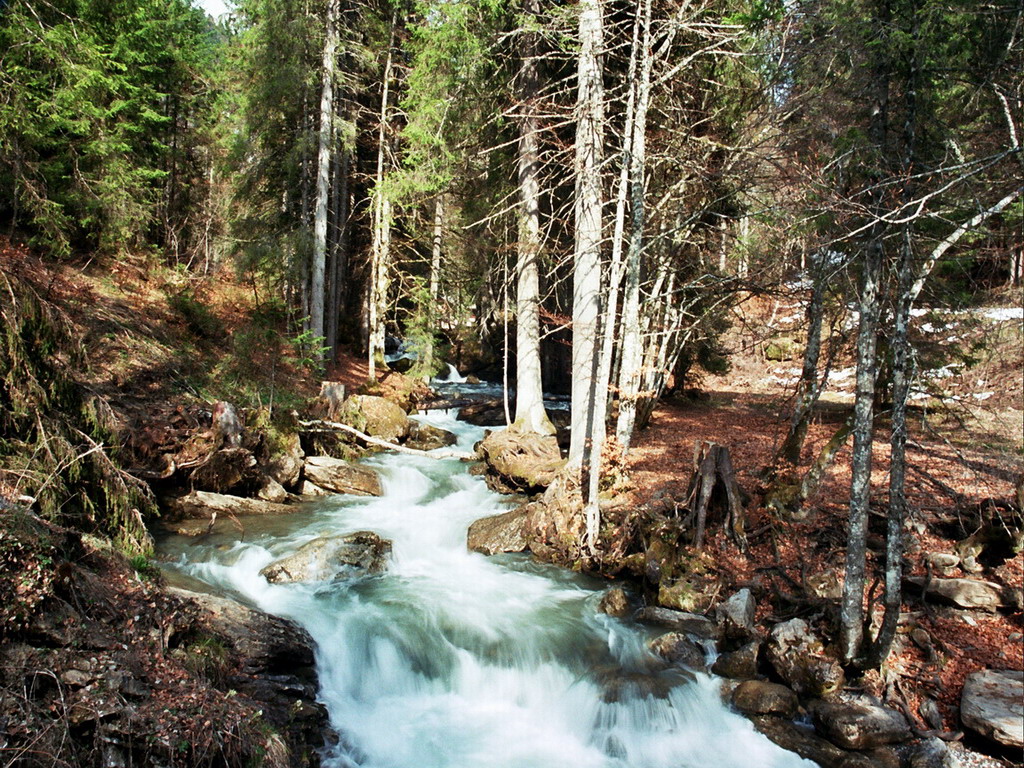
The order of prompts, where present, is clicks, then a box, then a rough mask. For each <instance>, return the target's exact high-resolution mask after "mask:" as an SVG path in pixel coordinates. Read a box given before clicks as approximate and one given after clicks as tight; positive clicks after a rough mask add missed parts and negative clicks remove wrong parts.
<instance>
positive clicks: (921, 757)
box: [907, 736, 962, 768]
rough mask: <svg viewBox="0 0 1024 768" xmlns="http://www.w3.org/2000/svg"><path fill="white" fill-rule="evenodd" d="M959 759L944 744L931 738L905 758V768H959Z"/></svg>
mask: <svg viewBox="0 0 1024 768" xmlns="http://www.w3.org/2000/svg"><path fill="white" fill-rule="evenodd" d="M961 765H962V764H961V762H960V758H958V757H957V756H956V755H955V754H953V753H952V752H951V751H950V749H949V747H948V746H946V742H944V741H943V740H942V739H939V738H936V737H935V736H932V737H931V738H930V739H925V740H924V741H922V742H921V743H920V744H918V745H917V746H916V747H914V749H913V750H911V752H910V754H909V755H908V756H907V768H961Z"/></svg>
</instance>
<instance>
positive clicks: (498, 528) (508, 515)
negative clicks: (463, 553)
mask: <svg viewBox="0 0 1024 768" xmlns="http://www.w3.org/2000/svg"><path fill="white" fill-rule="evenodd" d="M525 522H526V510H525V509H514V510H512V511H511V512H503V513H502V514H500V515H491V516H490V517H482V518H480V519H479V520H476V521H474V522H473V524H472V525H470V526H469V532H468V533H467V535H466V545H467V546H468V547H469V548H470V549H471V550H472V551H473V552H482V553H483V554H485V555H496V554H498V553H499V552H522V551H524V550H525V549H526V548H527V546H528V542H527V541H526V536H524V535H523V524H524V523H525Z"/></svg>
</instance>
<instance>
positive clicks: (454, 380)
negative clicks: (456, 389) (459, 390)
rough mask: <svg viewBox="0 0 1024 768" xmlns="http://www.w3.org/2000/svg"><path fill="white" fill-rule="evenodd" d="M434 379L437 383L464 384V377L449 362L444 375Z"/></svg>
mask: <svg viewBox="0 0 1024 768" xmlns="http://www.w3.org/2000/svg"><path fill="white" fill-rule="evenodd" d="M435 381H436V382H438V383H439V384H465V383H466V377H465V376H460V375H459V369H458V368H456V367H455V366H454V365H452V364H451V363H448V370H447V372H446V373H445V375H444V377H443V378H442V377H440V376H438V377H437V378H436V379H435Z"/></svg>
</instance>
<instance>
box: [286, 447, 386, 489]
mask: <svg viewBox="0 0 1024 768" xmlns="http://www.w3.org/2000/svg"><path fill="white" fill-rule="evenodd" d="M302 471H303V475H304V477H305V479H306V480H308V481H309V482H310V483H313V484H314V485H316V486H319V487H320V488H323V489H324V490H328V491H332V492H334V493H350V494H354V495H356V496H380V495H382V494H383V493H384V491H383V489H382V488H381V484H380V476H379V475H378V474H377V473H376V472H374V471H373V470H371V469H366V468H365V467H357V466H353V465H352V464H349V463H348V462H347V461H343V460H342V459H334V458H331V457H330V456H308V457H307V458H306V463H305V465H304V466H303V470H302Z"/></svg>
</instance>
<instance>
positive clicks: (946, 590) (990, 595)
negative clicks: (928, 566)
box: [907, 577, 1009, 611]
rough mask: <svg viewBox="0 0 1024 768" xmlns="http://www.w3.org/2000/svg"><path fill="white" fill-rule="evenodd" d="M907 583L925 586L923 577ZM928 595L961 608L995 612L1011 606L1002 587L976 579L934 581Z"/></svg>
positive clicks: (927, 592) (912, 579) (913, 578)
mask: <svg viewBox="0 0 1024 768" xmlns="http://www.w3.org/2000/svg"><path fill="white" fill-rule="evenodd" d="M907 581H909V582H911V583H914V584H917V585H918V586H923V585H924V583H925V582H924V579H923V578H921V577H912V578H909V579H907ZM926 594H927V595H928V596H929V597H937V598H939V599H941V600H942V601H943V602H947V603H952V604H953V605H956V606H958V607H960V608H980V609H982V610H986V611H994V610H996V609H997V608H1001V607H1004V606H1006V605H1008V604H1009V603H1008V602H1007V596H1006V593H1005V591H1004V590H1003V588H1002V587H1001V586H999V585H998V584H993V583H992V582H991V581H978V580H976V579H932V580H931V581H929V582H928V589H927V591H926Z"/></svg>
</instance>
